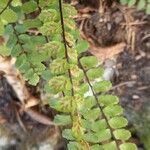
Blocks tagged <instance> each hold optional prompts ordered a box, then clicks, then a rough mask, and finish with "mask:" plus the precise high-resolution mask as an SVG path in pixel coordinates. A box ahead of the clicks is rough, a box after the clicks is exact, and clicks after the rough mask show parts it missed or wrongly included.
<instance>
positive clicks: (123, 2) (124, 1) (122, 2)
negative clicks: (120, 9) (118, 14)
mask: <svg viewBox="0 0 150 150" xmlns="http://www.w3.org/2000/svg"><path fill="white" fill-rule="evenodd" d="M120 2H121V4H123V5H125V4H127V3H128V0H120Z"/></svg>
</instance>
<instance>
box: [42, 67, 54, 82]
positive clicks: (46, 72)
mask: <svg viewBox="0 0 150 150" xmlns="http://www.w3.org/2000/svg"><path fill="white" fill-rule="evenodd" d="M52 77H53V75H52V73H51V71H50V70H44V71H43V72H42V78H43V79H44V80H47V81H48V80H50V79H51V78H52Z"/></svg>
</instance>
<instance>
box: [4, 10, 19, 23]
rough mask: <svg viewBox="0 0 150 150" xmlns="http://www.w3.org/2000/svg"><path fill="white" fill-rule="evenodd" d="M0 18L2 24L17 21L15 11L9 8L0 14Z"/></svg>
mask: <svg viewBox="0 0 150 150" xmlns="http://www.w3.org/2000/svg"><path fill="white" fill-rule="evenodd" d="M1 20H2V22H3V23H4V24H8V23H13V22H16V21H17V16H16V13H15V12H14V11H13V10H11V9H6V10H5V11H4V12H3V13H2V14H1Z"/></svg>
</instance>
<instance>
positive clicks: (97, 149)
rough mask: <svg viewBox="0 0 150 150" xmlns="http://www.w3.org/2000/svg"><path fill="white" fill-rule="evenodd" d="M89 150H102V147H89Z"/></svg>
mask: <svg viewBox="0 0 150 150" xmlns="http://www.w3.org/2000/svg"><path fill="white" fill-rule="evenodd" d="M90 150H104V149H103V148H102V146H100V145H98V144H96V145H93V146H91V147H90Z"/></svg>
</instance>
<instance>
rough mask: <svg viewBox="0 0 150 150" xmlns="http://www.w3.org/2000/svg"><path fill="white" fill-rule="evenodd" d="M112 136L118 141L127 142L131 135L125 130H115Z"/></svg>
mask: <svg viewBox="0 0 150 150" xmlns="http://www.w3.org/2000/svg"><path fill="white" fill-rule="evenodd" d="M113 134H114V136H115V138H116V139H118V140H123V141H125V140H128V139H129V138H130V137H131V133H130V132H129V131H128V130H125V129H117V130H115V131H114V132H113Z"/></svg>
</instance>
